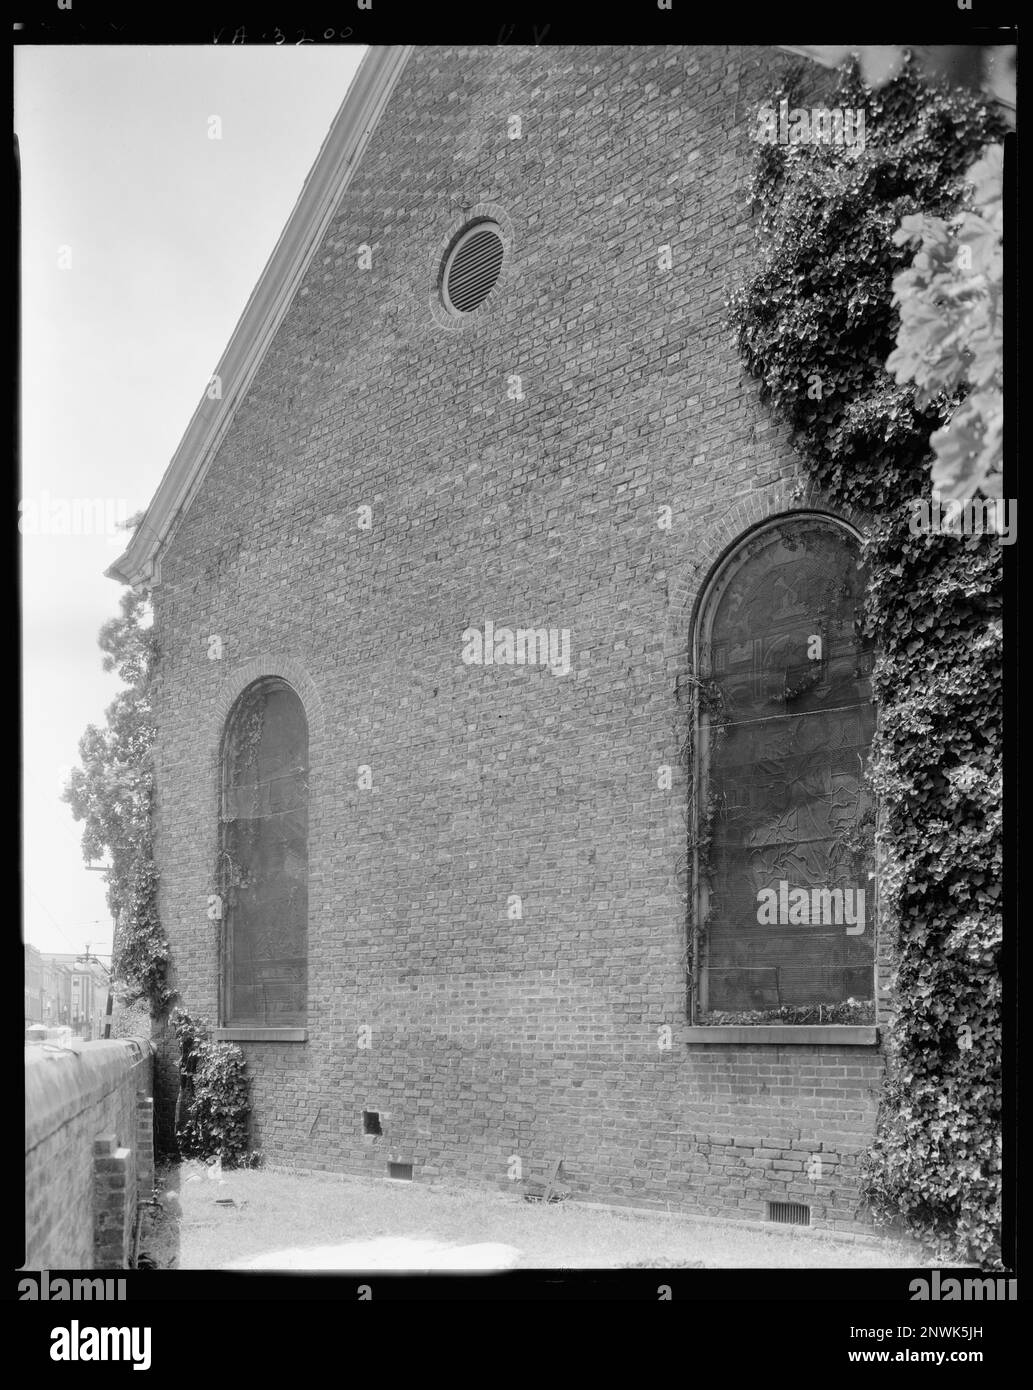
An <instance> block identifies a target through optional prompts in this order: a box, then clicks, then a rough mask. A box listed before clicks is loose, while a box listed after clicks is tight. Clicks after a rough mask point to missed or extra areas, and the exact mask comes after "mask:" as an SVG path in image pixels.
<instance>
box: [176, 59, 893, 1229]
mask: <svg viewBox="0 0 1033 1390" xmlns="http://www.w3.org/2000/svg"><path fill="white" fill-rule="evenodd" d="M787 61H788V59H787V58H786V57H785V55H782V54H780V53H778V52H777V51H776V50H774V49H763V48H741V49H729V48H725V47H721V48H703V49H691V50H687V49H680V48H679V49H659V48H620V49H614V48H605V49H604V48H578V49H509V48H494V49H487V50H482V51H479V52H472V51H469V50H465V51H464V50H452V49H447V50H446V49H434V48H428V49H421V50H418V51H417V52H416V54H415V55H414V57H413V58H412V60H411V62H410V65H409V67H408V68H407V70H406V71H405V73H403V76H402V78H401V81H400V83H399V85H398V87H397V88H396V90H395V92H394V94H393V96H392V98H391V101H390V103H389V105H388V108H387V111H386V114H385V116H384V118H383V121H382V123H381V125H380V127H379V128H378V130H377V131H376V133H375V135H374V137H373V139H372V142H371V144H370V147H369V149H368V151H367V153H366V155H365V158H364V160H363V163H362V166H361V168H360V169H359V171H358V174H357V175H356V178H355V181H354V183H353V185H352V188H351V190H350V191H349V193H348V194H347V195H346V196H345V199H344V201H343V202H342V205H341V207H340V209H339V210H338V213H337V215H336V216H335V218H334V220H333V222H332V225H331V228H330V231H329V234H328V235H327V237H326V239H325V242H324V244H323V246H322V247H321V248H320V249H319V251H318V252H317V253H316V255H315V257H314V258H313V261H312V263H311V266H310V269H309V272H308V274H307V277H306V279H305V282H304V285H303V287H302V289H301V291H300V293H299V295H298V296H297V298H296V300H295V302H294V304H293V306H292V308H291V309H290V311H289V313H288V315H287V318H286V320H285V321H284V323H283V325H282V327H281V329H280V331H279V333H278V335H277V337H276V339H275V341H274V343H273V344H272V347H271V349H270V350H269V352H268V354H267V356H266V358H265V361H264V363H263V365H262V367H261V369H260V371H259V373H258V376H257V378H256V380H255V382H254V383H253V385H252V388H251V390H250V391H249V393H248V394H247V397H246V399H245V400H244V402H243V404H242V406H241V407H240V409H239V410H238V412H237V414H236V417H235V419H234V421H233V424H232V426H231V428H230V430H229V432H228V434H227V435H226V438H225V440H224V441H223V443H222V445H221V447H220V450H219V453H218V456H217V457H216V459H215V461H214V462H213V464H212V466H211V468H210V470H209V472H208V474H207V476H206V478H205V480H204V482H203V484H202V485H201V487H200V490H199V492H198V494H197V496H196V498H195V500H194V502H193V504H192V506H191V507H190V509H189V510H188V512H187V513H186V515H185V518H184V519H183V520H182V521H181V523H180V524H179V526H178V529H177V530H176V532H175V534H174V536H173V539H172V541H171V544H170V545H169V547H168V548H167V550H166V552H165V554H164V557H163V561H162V582H161V584H160V586H159V587H158V588H157V590H156V600H157V624H158V632H159V639H160V642H161V645H162V650H163V663H162V687H161V695H160V707H159V717H160V729H161V734H160V758H159V839H158V844H159V854H160V860H161V869H162V896H161V908H162V913H163V917H164V921H165V924H166V927H167V929H168V931H169V933H170V936H171V939H172V942H173V947H174V964H175V969H176V972H177V978H178V983H179V987H180V989H181V991H182V994H183V1000H184V1002H185V1004H186V1006H187V1007H188V1008H189V1009H190V1010H191V1011H192V1012H197V1013H208V1014H209V1015H212V1016H214V1014H215V1012H216V1009H217V987H216V986H217V972H218V934H217V932H218V929H217V926H216V925H215V924H213V923H211V922H209V921H208V920H207V918H206V914H205V904H206V895H207V894H208V893H209V892H212V891H214V889H213V886H212V879H213V871H214V867H215V853H216V844H217V805H218V801H217V783H216V763H217V753H218V746H219V737H220V734H221V730H222V726H223V723H224V720H225V717H226V714H227V712H228V710H229V708H230V707H231V705H232V703H233V700H234V699H235V698H236V696H237V695H238V694H239V693H240V691H241V690H242V689H243V688H244V687H245V686H246V685H247V684H248V682H249V681H250V680H252V679H255V678H256V677H257V676H259V675H266V674H278V675H282V676H284V677H286V678H287V679H288V680H290V681H291V682H292V683H293V684H294V685H295V687H296V688H297V689H298V691H299V694H300V695H301V696H302V698H303V700H304V701H305V704H306V708H307V711H308V716H309V720H310V758H311V764H312V773H311V797H310V836H309V850H310V899H309V906H310V913H309V922H310V936H309V958H310V963H311V970H310V983H309V1026H308V1039H307V1041H306V1042H304V1043H290V1044H285V1043H284V1044H282V1043H271V1042H261V1043H247V1044H245V1050H246V1052H247V1056H248V1060H249V1064H250V1067H251V1071H252V1075H253V1078H254V1101H255V1132H254V1144H255V1147H257V1148H259V1149H261V1150H262V1151H263V1152H264V1153H265V1155H266V1157H267V1158H268V1159H269V1160H271V1161H276V1162H280V1163H295V1164H297V1165H299V1166H308V1167H316V1168H328V1169H341V1170H346V1171H356V1172H365V1171H368V1172H370V1173H371V1174H374V1175H379V1174H383V1173H384V1172H385V1165H386V1162H387V1160H388V1158H392V1159H397V1160H400V1161H406V1162H412V1163H414V1165H415V1172H416V1176H417V1178H429V1177H435V1176H441V1177H455V1178H461V1179H463V1180H467V1181H476V1182H484V1183H498V1184H505V1183H506V1182H507V1180H508V1175H509V1174H511V1173H513V1172H514V1171H516V1169H515V1167H514V1165H513V1164H512V1163H511V1159H512V1157H513V1156H517V1157H518V1158H519V1159H520V1160H521V1164H522V1170H521V1171H522V1173H523V1175H524V1176H528V1177H538V1176H544V1175H545V1174H546V1172H547V1171H549V1170H550V1169H551V1162H550V1160H552V1159H554V1158H555V1157H557V1156H560V1155H562V1156H563V1158H564V1169H563V1173H562V1175H561V1177H562V1179H563V1180H564V1181H565V1182H566V1183H567V1184H568V1185H569V1186H570V1187H571V1188H572V1189H573V1190H574V1191H576V1192H577V1193H579V1194H581V1195H584V1196H586V1197H591V1198H593V1199H595V1200H601V1201H605V1200H616V1201H625V1202H641V1203H668V1202H669V1203H670V1204H671V1205H672V1207H680V1208H683V1209H688V1210H695V1211H701V1210H702V1211H723V1212H730V1213H735V1214H738V1215H749V1216H754V1215H760V1216H762V1215H763V1214H764V1211H765V1203H766V1201H767V1200H778V1199H785V1198H786V1196H787V1195H788V1196H789V1197H790V1198H797V1199H799V1200H804V1201H808V1202H810V1203H811V1204H812V1206H813V1212H814V1218H815V1222H816V1224H829V1223H832V1224H839V1223H846V1222H849V1221H850V1220H851V1219H852V1218H853V1214H854V1209H855V1206H856V1195H855V1193H854V1177H853V1168H852V1160H853V1156H854V1155H855V1153H856V1152H857V1150H858V1149H859V1148H861V1147H863V1145H864V1144H865V1143H866V1142H868V1140H869V1139H870V1136H871V1132H872V1126H873V1121H874V1114H875V1107H876V1104H877V1096H878V1087H879V1084H880V1077H881V1060H880V1058H879V1056H878V1053H877V1052H876V1051H875V1050H874V1049H870V1048H869V1049H860V1048H850V1047H842V1046H836V1047H833V1046H823V1047H818V1046H814V1047H810V1046H805V1047H800V1046H785V1047H773V1046H758V1045H751V1046H725V1045H718V1046H705V1045H700V1044H691V1043H689V1042H687V1041H686V1040H685V1039H684V1038H683V1037H682V1036H681V1034H682V1032H683V1030H684V1027H685V1025H686V1022H687V1020H686V1018H685V976H684V966H683V957H684V951H685V947H686V890H687V879H686V876H685V857H686V838H687V825H686V814H687V799H688V791H687V775H688V773H687V767H686V765H685V763H684V760H683V758H682V757H681V756H680V751H679V750H681V749H682V748H683V747H684V745H685V741H686V738H687V736H688V733H689V727H688V718H689V711H688V704H687V702H686V701H685V699H684V695H682V698H679V695H678V692H679V688H680V683H681V685H682V686H683V684H684V677H685V676H686V674H687V673H688V671H689V657H688V652H689V640H690V628H691V620H692V612H693V605H694V603H695V600H696V597H697V595H698V593H699V590H700V587H701V585H702V584H703V582H704V580H705V578H706V575H707V572H708V570H709V569H710V568H711V566H712V565H713V563H714V562H715V561H716V559H717V558H718V556H719V555H720V554H721V552H722V550H723V549H724V548H725V547H726V546H727V545H728V544H730V543H731V542H732V541H734V540H735V539H736V537H737V536H739V535H741V534H742V533H743V532H744V531H745V530H746V529H748V527H749V526H750V525H751V524H752V523H753V522H756V521H758V520H760V519H762V518H764V517H767V516H771V515H775V514H778V513H779V512H783V511H786V510H790V509H792V508H799V507H803V506H806V505H808V503H817V504H819V505H820V503H821V499H814V498H810V497H809V496H808V495H807V494H805V493H801V492H799V491H798V490H797V486H796V485H797V482H798V465H797V463H796V461H795V459H794V456H793V454H792V451H791V449H790V448H789V445H788V442H787V440H786V438H785V436H784V434H783V433H782V432H781V430H780V429H778V428H775V427H773V426H772V424H771V422H770V421H769V419H768V418H767V415H766V413H765V410H764V408H763V407H762V406H761V405H760V403H759V402H758V399H757V393H756V388H755V385H754V384H753V383H751V382H749V381H747V380H745V379H744V378H743V376H742V373H741V371H740V365H739V361H738V357H737V354H736V351H735V347H734V343H733V340H732V335H731V334H730V332H729V330H728V328H727V327H726V325H725V323H724V300H725V296H726V295H727V294H728V293H729V292H730V291H731V290H732V289H733V288H735V286H736V285H737V284H738V283H739V282H740V281H741V279H742V277H743V275H744V273H745V271H746V268H747V266H748V264H749V260H750V257H751V255H752V254H753V246H754V241H753V228H752V222H751V216H750V211H749V208H748V206H747V204H746V186H747V171H748V162H749V159H750V155H751V145H750V139H749V137H750V133H751V131H752V130H753V129H754V123H755V113H756V109H757V106H758V104H759V103H760V102H761V101H763V100H765V99H767V98H769V97H770V95H771V93H772V91H773V88H774V85H775V82H776V80H777V74H778V72H779V71H780V70H781V68H782V67H783V65H784V64H785V63H786V62H787ZM514 114H515V115H519V116H520V117H521V121H522V138H521V139H520V140H511V139H509V138H508V130H509V128H510V123H509V120H508V118H509V117H510V116H511V115H514ZM477 208H484V209H488V210H490V211H491V212H493V213H494V214H495V215H496V216H497V217H498V219H499V220H500V222H501V224H502V226H503V228H504V230H505V233H506V236H507V239H508V241H509V252H508V255H507V261H506V266H505V269H504V272H503V278H502V282H501V284H500V286H499V289H498V291H497V292H496V294H495V296H494V298H493V301H492V303H491V306H490V308H489V309H488V310H487V311H486V313H485V314H484V315H479V316H475V317H474V318H473V319H472V320H471V321H470V322H468V323H464V325H463V326H462V328H461V329H459V330H458V331H457V330H455V329H453V328H450V327H448V326H445V325H444V324H443V323H442V322H441V315H440V313H439V312H436V311H432V309H431V307H430V305H429V302H428V301H429V299H430V298H432V297H433V282H434V276H435V274H436V272H437V270H438V267H439V265H440V261H441V256H442V253H443V250H444V248H445V247H446V246H447V244H448V242H449V239H450V237H451V236H453V235H454V234H455V233H456V232H457V231H458V230H459V229H460V228H461V227H462V226H463V225H464V223H465V222H466V221H467V220H468V218H469V216H470V215H471V213H472V211H473V210H474V209H477ZM362 244H369V245H372V247H373V268H372V270H369V271H362V270H359V269H357V259H358V248H359V247H360V245H362ZM665 245H669V246H670V247H671V251H672V255H673V268H672V269H671V270H668V271H664V270H660V269H658V268H657V258H658V256H659V255H660V248H661V247H663V246H665ZM514 375H519V376H520V378H521V386H522V391H523V399H522V400H514V399H508V398H507V387H508V386H509V384H510V380H511V378H512V377H513V376H514ZM363 505H368V506H371V507H372V508H373V526H372V530H371V531H362V530H360V529H359V528H358V525H357V508H359V507H360V506H363ZM661 506H670V507H671V509H672V525H671V529H670V530H669V531H663V530H660V529H658V527H657V524H656V523H657V519H658V515H659V512H658V509H659V508H660V507H661ZM489 618H490V619H492V620H493V621H494V622H495V623H496V624H507V625H509V626H510V627H518V626H524V627H532V626H533V627H551V628H567V629H569V630H570V633H571V644H572V666H573V669H572V671H571V673H570V674H569V675H567V676H565V677H562V678H557V677H554V676H553V675H552V674H550V673H549V672H548V671H546V670H544V669H541V668H530V667H519V666H512V667H501V668H500V667H495V668H482V667H477V666H469V667H468V666H464V665H463V664H462V662H461V661H460V648H461V643H460V634H461V633H462V631H463V630H464V629H465V628H467V627H470V626H475V627H480V626H482V624H483V623H484V621H485V620H486V619H489ZM211 635H218V636H220V637H221V638H222V642H223V651H224V655H223V659H222V660H221V661H215V660H209V659H208V656H207V651H208V638H209V636H211ZM661 764H669V765H671V767H672V768H673V769H674V785H673V788H672V789H671V790H670V791H658V790H657V775H656V774H657V768H658V767H659V766H660V765H661ZM360 765H368V766H370V767H371V768H372V771H373V789H372V790H370V791H364V790H360V789H359V788H358V786H357V775H358V768H359V767H360ZM509 894H519V895H520V896H521V898H522V905H523V918H522V920H520V921H511V920H509V919H508V918H507V911H506V909H507V897H508V895H509ZM665 1024H666V1025H670V1027H671V1028H672V1030H673V1037H672V1044H673V1045H672V1047H671V1049H670V1050H669V1051H661V1050H660V1049H659V1048H658V1046H657V1038H658V1029H659V1028H660V1027H661V1026H662V1025H665ZM363 1027H369V1028H370V1029H371V1030H372V1034H371V1043H372V1045H371V1046H370V1047H368V1048H362V1047H360V1046H358V1040H359V1037H360V1033H359V1030H360V1029H361V1028H363ZM363 1107H369V1108H373V1109H377V1110H380V1111H381V1112H382V1113H383V1114H384V1116H385V1118H384V1120H383V1127H384V1137H383V1138H382V1139H374V1138H372V1137H364V1136H363V1134H362V1125H361V1111H362V1109H363ZM815 1152H820V1155H821V1157H822V1160H823V1163H822V1177H821V1178H820V1179H817V1180H812V1179H811V1178H809V1177H808V1176H807V1173H806V1165H807V1163H808V1160H809V1158H811V1157H812V1156H813V1155H814V1153H815Z"/></svg>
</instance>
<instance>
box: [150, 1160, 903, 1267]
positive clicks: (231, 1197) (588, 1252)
mask: <svg viewBox="0 0 1033 1390" xmlns="http://www.w3.org/2000/svg"><path fill="white" fill-rule="evenodd" d="M160 1189H161V1195H162V1203H163V1207H162V1209H161V1210H160V1211H159V1210H155V1211H154V1212H153V1213H149V1217H148V1220H147V1222H146V1224H145V1227H144V1230H143V1233H142V1239H141V1248H142V1251H143V1252H144V1256H145V1259H144V1263H145V1264H146V1263H148V1262H149V1263H151V1264H152V1265H153V1266H155V1267H158V1268H166V1269H168V1268H179V1269H230V1268H235V1269H310V1270H348V1269H359V1270H373V1269H394V1270H410V1271H422V1270H435V1269H451V1270H488V1269H495V1270H505V1269H617V1268H640V1267H641V1268H679V1269H685V1268H688V1269H692V1268H706V1269H730V1268H761V1269H800V1268H804V1269H807V1268H829V1269H833V1268H839V1269H846V1268H850V1269H872V1268H883V1269H885V1268H911V1267H916V1266H918V1265H919V1264H920V1260H919V1257H918V1255H917V1253H916V1252H915V1251H914V1250H913V1249H911V1248H910V1247H905V1246H904V1245H901V1244H900V1243H898V1242H895V1241H891V1240H888V1239H887V1240H883V1241H878V1242H872V1243H868V1242H860V1241H847V1240H842V1239H839V1238H836V1237H833V1236H828V1235H825V1234H823V1233H819V1232H814V1231H810V1230H803V1229H795V1228H785V1227H780V1228H774V1229H772V1230H771V1231H766V1230H756V1229H751V1228H745V1227H740V1226H735V1225H731V1224H726V1223H723V1222H720V1221H715V1220H706V1221H704V1220H694V1219H692V1218H691V1217H684V1216H679V1215H674V1214H671V1215H668V1214H667V1213H665V1212H649V1213H630V1212H623V1211H614V1210H597V1209H593V1208H591V1207H586V1206H583V1205H579V1204H578V1203H576V1202H571V1201H566V1202H557V1203H549V1204H548V1205H545V1204H543V1203H541V1202H536V1203H529V1202H526V1201H524V1200H523V1199H522V1197H521V1195H520V1194H519V1193H516V1192H514V1193H493V1192H480V1191H476V1190H472V1191H471V1190H468V1189H456V1188H448V1187H441V1186H436V1185H435V1186H433V1187H431V1186H426V1187H425V1186H421V1185H420V1184H413V1183H403V1182H388V1181H381V1182H370V1181H367V1180H363V1179H359V1178H341V1177H337V1176H331V1175H313V1174H298V1173H284V1172H274V1171H266V1170H262V1169H257V1170H235V1171H227V1172H225V1173H218V1172H216V1171H215V1170H212V1169H208V1168H206V1167H205V1166H204V1165H203V1164H200V1163H183V1164H181V1165H179V1166H178V1167H174V1168H170V1169H167V1170H165V1171H164V1172H163V1173H162V1175H161V1181H160Z"/></svg>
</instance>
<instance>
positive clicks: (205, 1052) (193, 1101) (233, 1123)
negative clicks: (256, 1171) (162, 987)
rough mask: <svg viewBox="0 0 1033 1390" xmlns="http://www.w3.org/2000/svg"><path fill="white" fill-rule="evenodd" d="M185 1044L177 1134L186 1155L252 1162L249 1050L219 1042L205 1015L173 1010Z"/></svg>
mask: <svg viewBox="0 0 1033 1390" xmlns="http://www.w3.org/2000/svg"><path fill="white" fill-rule="evenodd" d="M172 1024H173V1030H174V1032H175V1035H176V1037H177V1039H178V1040H179V1045H180V1064H179V1077H180V1089H179V1100H178V1102H177V1104H176V1140H177V1143H178V1146H179V1152H180V1154H181V1155H182V1156H183V1157H184V1158H203V1159H210V1158H218V1159H220V1160H221V1161H222V1163H223V1164H224V1165H225V1166H226V1167H228V1168H237V1167H242V1166H245V1165H250V1164H251V1163H253V1162H254V1160H255V1158H256V1155H255V1154H253V1153H251V1151H250V1148H249V1136H250V1127H251V1098H250V1086H249V1083H248V1077H247V1066H246V1062H245V1060H244V1053H243V1052H242V1050H241V1049H240V1048H239V1047H237V1046H236V1044H235V1043H226V1042H214V1041H213V1040H212V1036H211V1027H210V1025H209V1024H208V1022H207V1021H206V1020H205V1019H200V1018H198V1019H194V1018H191V1016H190V1015H189V1014H188V1013H186V1012H185V1011H184V1010H182V1009H176V1010H175V1011H174V1013H173V1015H172Z"/></svg>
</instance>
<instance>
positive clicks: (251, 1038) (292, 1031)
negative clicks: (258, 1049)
mask: <svg viewBox="0 0 1033 1390" xmlns="http://www.w3.org/2000/svg"><path fill="white" fill-rule="evenodd" d="M214 1032H215V1041H216V1042H306V1041H307V1040H308V1029H307V1028H250V1027H246V1026H244V1025H243V1024H234V1025H231V1026H229V1027H226V1028H216V1029H215V1030H214Z"/></svg>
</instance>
